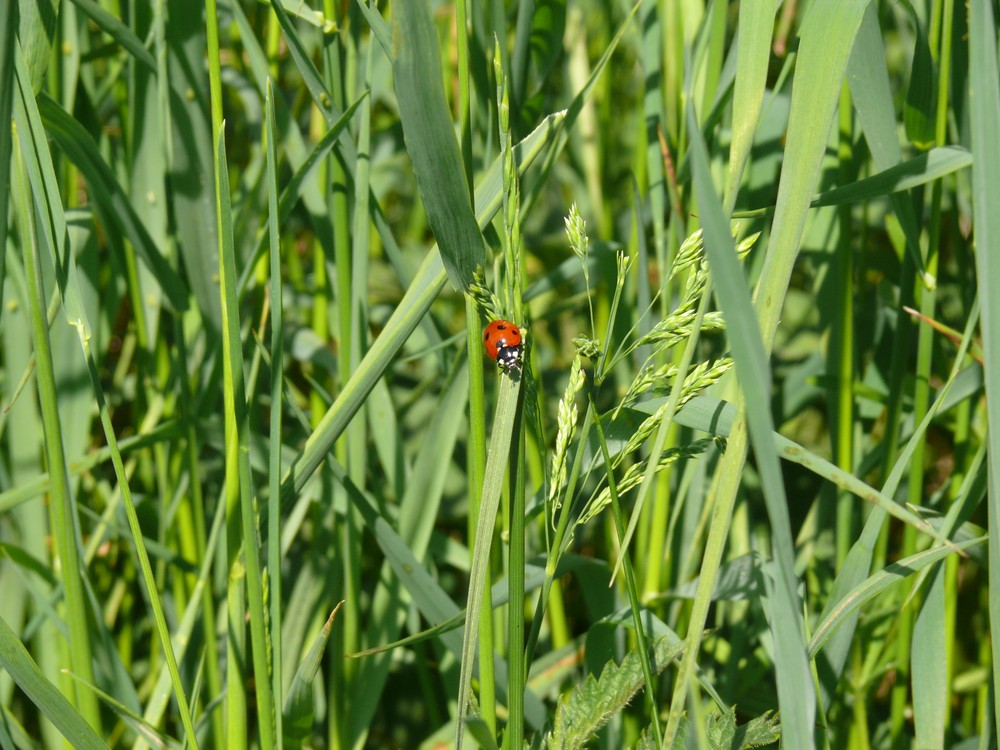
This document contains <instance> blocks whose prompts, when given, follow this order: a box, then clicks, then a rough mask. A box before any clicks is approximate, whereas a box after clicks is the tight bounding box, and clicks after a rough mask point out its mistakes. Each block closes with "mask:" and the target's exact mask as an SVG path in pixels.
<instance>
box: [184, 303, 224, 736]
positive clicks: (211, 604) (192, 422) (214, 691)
mask: <svg viewBox="0 0 1000 750" xmlns="http://www.w3.org/2000/svg"><path fill="white" fill-rule="evenodd" d="M174 334H175V341H176V350H177V353H176V359H177V363H178V365H177V371H178V372H180V373H182V374H181V377H179V378H178V379H177V380H178V388H179V390H180V403H179V414H180V416H179V418H180V421H181V424H182V425H183V430H184V438H183V442H184V448H183V461H184V465H185V467H186V469H187V474H188V478H189V481H190V486H191V495H190V499H189V500H188V501H187V503H189V504H190V505H191V510H192V514H193V518H194V537H195V544H196V549H197V552H198V554H197V555H196V557H195V559H198V560H205V559H208V554H207V552H208V540H207V536H206V533H205V530H206V528H207V526H206V524H205V498H204V495H203V494H202V486H203V484H202V465H201V461H200V460H199V458H198V457H199V453H200V446H199V440H198V434H199V433H198V426H197V421H198V420H197V416H196V412H195V410H194V408H193V407H192V405H193V404H194V402H195V400H194V396H193V394H192V393H191V389H190V382H189V380H188V375H187V372H188V362H189V358H188V352H187V342H186V337H185V333H184V324H183V320H182V319H180V318H179V317H175V318H174ZM201 597H202V618H201V626H202V637H203V638H204V641H205V685H206V687H207V694H208V696H209V699H210V700H211V699H213V698H214V697H215V696H219V695H222V694H223V684H224V677H223V674H222V659H221V658H220V653H219V645H218V637H217V631H216V619H215V618H216V603H215V600H214V598H213V593H212V588H211V586H204V587H203V588H202V589H201ZM210 721H211V724H212V734H211V736H212V740H213V743H214V744H215V746H216V747H223V746H224V744H225V739H226V726H225V717H224V715H223V712H222V711H212V712H211V714H210Z"/></svg>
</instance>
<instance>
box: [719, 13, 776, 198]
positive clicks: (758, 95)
mask: <svg viewBox="0 0 1000 750" xmlns="http://www.w3.org/2000/svg"><path fill="white" fill-rule="evenodd" d="M776 6H777V3H776V2H775V0H767V2H758V3H752V4H751V5H750V6H749V7H748V8H743V9H742V12H741V13H740V18H739V22H740V29H739V48H738V49H737V51H736V56H737V62H736V69H737V71H738V75H737V76H736V86H735V89H734V91H733V126H732V127H733V140H732V143H731V144H730V145H729V172H728V173H727V178H726V179H727V181H726V193H725V204H724V207H725V210H726V212H727V213H730V212H731V211H732V210H733V206H734V205H735V204H736V197H737V193H738V192H739V188H740V182H741V181H742V179H743V170H744V169H745V167H746V164H747V162H748V161H749V159H750V148H751V147H752V146H753V140H754V135H755V134H756V132H757V123H758V121H759V119H760V110H761V105H762V104H763V102H764V86H765V84H766V83H767V66H768V55H769V53H770V49H771V30H772V29H773V28H774V11H775V7H776Z"/></svg>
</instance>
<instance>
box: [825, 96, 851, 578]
mask: <svg viewBox="0 0 1000 750" xmlns="http://www.w3.org/2000/svg"><path fill="white" fill-rule="evenodd" d="M853 121H854V112H853V109H852V107H851V96H850V91H849V90H848V87H847V84H846V83H845V84H844V85H843V87H842V88H841V93H840V109H839V145H838V160H839V163H840V167H839V169H840V177H841V182H842V183H843V184H845V185H846V184H849V183H850V182H851V180H852V178H853V177H854V170H852V169H851V160H852V143H853V132H852V131H853ZM837 220H838V224H839V232H840V233H839V235H838V240H839V242H838V247H837V249H836V253H837V258H836V261H835V262H836V268H837V272H836V273H837V276H836V290H837V291H836V299H837V304H836V305H835V306H834V310H835V311H836V312H835V313H834V316H833V321H832V326H833V330H832V332H831V346H830V353H829V357H828V362H829V364H828V368H829V370H830V371H831V375H832V376H833V377H832V378H831V381H832V388H833V393H832V394H830V395H831V398H830V403H831V404H832V405H833V410H834V413H833V415H832V416H833V419H832V423H833V425H834V429H833V430H832V433H833V438H834V444H833V450H834V455H835V458H834V462H835V463H836V464H837V466H839V467H840V468H841V469H843V470H844V471H847V472H850V471H852V468H853V464H854V440H853V436H854V395H853V394H854V245H853V237H854V232H853V231H852V229H851V225H852V221H851V206H850V205H849V204H844V205H842V206H840V207H839V208H838V210H837ZM854 507H855V506H854V500H853V499H852V498H851V496H850V495H849V494H848V493H847V492H844V491H840V492H838V493H837V503H836V507H835V512H836V522H835V523H836V533H835V536H834V539H835V544H836V555H837V557H836V560H837V568H838V569H839V568H840V567H841V566H842V565H843V563H844V560H845V559H846V558H847V552H848V550H849V549H850V547H851V543H852V541H853V539H854V538H855V534H854V526H855V511H854Z"/></svg>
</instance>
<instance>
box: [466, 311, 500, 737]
mask: <svg viewBox="0 0 1000 750" xmlns="http://www.w3.org/2000/svg"><path fill="white" fill-rule="evenodd" d="M465 319H466V328H465V331H466V351H467V352H468V357H469V442H468V458H467V467H468V468H467V470H468V475H469V476H468V493H469V524H468V538H469V555H470V557H472V556H474V555H475V554H476V550H475V546H474V545H475V538H476V528H477V527H478V525H479V512H480V507H481V504H482V496H483V479H484V478H485V475H486V399H485V397H484V392H483V357H482V353H481V352H480V345H481V339H482V332H483V327H482V325H481V324H480V322H479V310H478V308H477V307H476V303H475V299H474V298H473V297H472V296H471V295H468V294H467V295H466V296H465ZM491 581H492V576H490V575H488V576H487V580H486V586H485V587H484V588H483V604H482V607H480V610H479V713H480V717H481V718H482V720H483V721H484V722H485V723H486V726H487V727H488V728H489V730H490V734H491V736H493V737H496V736H497V716H496V682H495V677H494V669H493V654H494V651H495V648H494V644H493V590H492V588H491V586H490V583H491Z"/></svg>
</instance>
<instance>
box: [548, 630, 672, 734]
mask: <svg viewBox="0 0 1000 750" xmlns="http://www.w3.org/2000/svg"><path fill="white" fill-rule="evenodd" d="M671 640H673V639H671V638H669V637H664V638H660V639H659V640H657V641H656V643H655V644H654V645H653V653H652V655H651V656H652V658H651V666H652V667H653V673H654V674H659V673H660V672H662V671H663V670H664V669H665V668H666V667H667V665H668V664H670V662H671V661H673V660H674V659H675V658H676V657H677V656H678V655H680V653H681V651H682V650H683V649H684V644H683V642H681V643H677V642H674V643H671V642H670V641H671ZM642 684H643V678H642V666H641V665H640V663H639V652H638V651H630V652H629V653H628V655H626V657H625V658H624V659H623V660H622V663H621V664H616V663H615V662H614V660H612V661H609V662H608V663H607V664H605V665H604V669H603V670H602V671H601V676H600V677H598V678H595V677H594V675H592V674H590V675H587V677H586V679H585V680H584V681H583V684H581V685H578V686H577V687H575V688H574V689H572V690H570V691H569V692H568V693H566V694H564V695H563V696H562V697H561V698H560V699H559V705H558V707H557V708H556V715H555V721H554V723H553V727H552V731H551V732H550V733H549V734H548V735H546V737H545V739H544V742H543V744H542V746H543V747H545V748H552V749H555V748H561V749H567V748H577V747H583V746H584V745H585V744H586V742H587V740H589V739H590V738H591V737H593V736H594V734H595V733H596V732H597V731H598V730H599V729H600V728H601V727H603V726H604V725H605V724H606V723H607V722H608V720H609V719H611V717H612V716H614V715H615V714H616V713H618V712H619V711H621V710H622V709H623V708H624V707H625V706H626V705H628V702H629V701H630V700H631V699H632V696H634V695H635V694H636V693H637V692H638V691H639V688H640V687H642Z"/></svg>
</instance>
